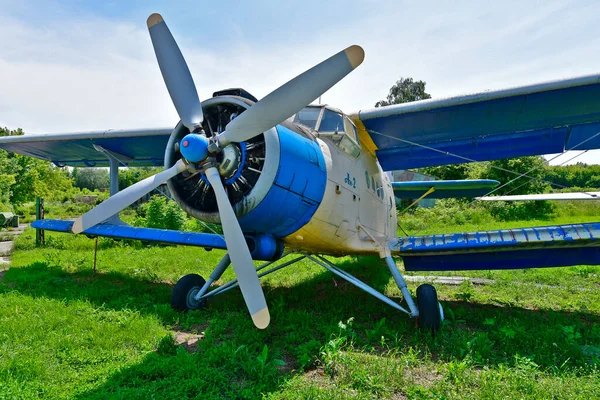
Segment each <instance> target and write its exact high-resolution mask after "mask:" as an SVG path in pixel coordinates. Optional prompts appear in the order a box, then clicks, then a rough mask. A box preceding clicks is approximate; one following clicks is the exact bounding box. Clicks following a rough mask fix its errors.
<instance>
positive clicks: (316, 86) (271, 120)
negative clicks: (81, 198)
mask: <svg viewBox="0 0 600 400" xmlns="http://www.w3.org/2000/svg"><path fill="white" fill-rule="evenodd" d="M147 23H148V30H149V32H150V37H151V39H152V45H153V46H154V51H155V53H156V59H157V60H158V65H159V66H160V70H161V73H162V76H163V78H164V81H165V84H166V85H167V89H168V91H169V95H170V96H171V99H172V100H173V104H174V105H175V108H176V110H177V113H178V114H179V117H180V118H181V121H182V123H183V125H184V126H185V127H186V128H188V130H189V131H190V132H191V133H189V134H188V135H186V136H185V137H184V138H183V139H182V140H181V142H180V145H179V149H180V153H181V155H182V159H180V160H178V161H177V162H176V163H175V165H173V166H172V167H170V168H168V169H166V170H164V171H162V172H160V173H158V174H156V175H153V176H151V177H149V178H146V179H144V180H143V181H140V182H138V183H136V184H134V185H132V186H130V187H128V188H126V189H124V190H122V191H120V192H119V193H117V194H115V195H114V196H111V197H109V198H108V199H107V200H105V201H104V202H102V203H101V204H99V205H98V206H96V207H95V208H94V209H92V210H91V211H89V212H87V213H86V214H84V215H83V216H81V217H80V218H78V219H77V220H76V221H75V222H74V224H73V227H72V228H71V229H72V231H73V232H74V233H81V232H83V231H85V230H86V229H88V228H91V227H92V226H94V225H96V224H99V223H101V222H102V221H104V220H106V219H107V218H109V217H110V216H112V215H115V214H117V213H118V212H119V211H121V210H123V209H124V208H126V207H127V206H129V205H131V204H132V203H133V202H135V201H136V200H138V199H140V198H141V197H142V196H144V195H145V194H147V193H149V192H151V191H152V190H153V189H155V188H157V187H158V186H160V185H161V184H163V183H165V182H167V181H168V180H169V179H171V178H173V177H174V176H176V175H177V174H179V173H181V172H183V171H185V170H186V169H191V170H197V169H198V168H202V169H203V170H204V173H205V174H206V177H207V179H208V181H209V183H210V185H211V186H212V188H213V190H214V192H215V197H216V199H217V205H218V209H219V216H220V219H221V225H222V227H223V233H224V236H225V242H226V245H227V250H228V252H229V256H230V258H231V263H232V264H233V268H234V270H235V274H236V276H237V279H238V282H239V286H240V289H241V291H242V296H243V297H244V301H245V302H246V306H247V307H248V311H249V312H250V315H251V316H252V321H253V322H254V325H256V327H258V328H260V329H264V328H266V327H267V326H268V325H269V321H270V315H269V309H268V308H267V302H266V300H265V296H264V293H263V291H262V288H261V286H260V282H259V279H258V275H257V273H256V269H255V268H254V264H253V262H252V256H251V254H250V250H249V249H248V244H247V243H246V239H245V238H244V234H243V232H242V229H241V227H240V224H239V222H238V220H237V217H236V215H235V212H234V210H233V207H232V206H231V203H230V202H229V198H228V197H227V193H226V192H225V188H224V187H223V182H222V181H221V176H220V175H219V170H218V169H217V167H216V166H215V165H214V162H215V161H214V160H215V158H214V156H213V157H209V156H210V154H209V153H210V152H213V153H214V152H218V151H221V149H222V148H223V147H225V146H226V145H228V144H229V143H232V142H241V141H245V140H248V139H251V138H253V137H255V136H257V135H260V134H261V133H263V132H265V131H267V130H269V129H271V128H272V127H274V126H276V125H277V124H279V123H281V122H282V121H284V120H286V119H287V118H289V117H291V116H292V115H294V114H295V113H297V112H298V111H300V110H301V109H302V108H304V107H306V106H307V105H308V104H310V102H312V101H313V100H315V99H316V98H317V97H319V96H320V95H321V94H323V93H324V92H326V91H327V90H329V89H330V88H331V87H332V86H333V85H335V84H336V83H337V82H339V81H340V80H341V79H342V78H344V77H345V76H346V75H348V74H349V73H350V72H351V71H352V70H354V68H356V67H357V66H358V65H360V64H361V63H362V61H363V59H364V51H363V49H362V48H361V47H360V46H350V47H348V48H347V49H345V50H343V51H340V52H339V53H337V54H336V55H334V56H333V57H330V58H328V59H327V60H325V61H323V62H322V63H320V64H318V65H316V66H315V67H313V68H311V69H309V70H308V71H306V72H304V73H302V74H300V75H298V76H297V77H296V78H294V79H292V80H291V81H289V82H288V83H286V84H284V85H283V86H281V87H279V88H278V89H276V90H275V91H273V92H271V93H270V94H269V95H267V96H266V97H265V98H263V99H262V100H260V101H258V102H257V103H255V104H254V105H253V106H251V107H250V108H248V109H247V110H245V111H244V112H243V113H241V114H240V115H239V116H238V117H237V118H236V119H234V120H233V121H231V122H229V124H228V125H227V126H226V128H225V131H224V132H223V133H221V134H220V135H218V136H217V137H216V140H217V141H218V144H219V146H210V143H209V139H207V138H206V136H204V135H200V134H198V133H195V132H199V131H200V130H201V129H202V121H203V119H204V115H203V113H202V105H201V104H200V99H199V98H198V93H197V92H196V87H195V85H194V80H193V79H192V75H191V74H190V70H189V68H188V66H187V64H186V62H185V59H184V58H183V55H182V54H181V51H180V50H179V47H178V46H177V43H176V42H175V39H174V38H173V35H171V32H170V31H169V28H168V27H167V24H166V23H165V22H164V20H163V18H162V16H160V14H152V15H150V17H148V21H147ZM211 140H214V139H211Z"/></svg>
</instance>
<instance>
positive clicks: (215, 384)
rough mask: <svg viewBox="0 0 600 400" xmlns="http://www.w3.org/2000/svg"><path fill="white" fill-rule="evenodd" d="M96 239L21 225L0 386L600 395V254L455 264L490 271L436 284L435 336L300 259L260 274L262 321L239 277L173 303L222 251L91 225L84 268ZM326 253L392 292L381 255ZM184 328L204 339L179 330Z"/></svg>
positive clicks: (107, 394)
mask: <svg viewBox="0 0 600 400" xmlns="http://www.w3.org/2000/svg"><path fill="white" fill-rule="evenodd" d="M582 218H588V217H587V216H582ZM590 218H592V217H590ZM556 220H560V218H556ZM572 220H573V218H571V221H572ZM530 222H531V221H528V222H526V223H523V222H520V223H519V222H515V223H514V224H516V225H514V226H518V225H523V224H527V225H529V224H530ZM538 222H539V224H544V225H545V224H549V223H554V221H535V222H534V224H537V223H538ZM507 224H513V223H507ZM499 227H505V226H504V223H496V222H494V223H492V222H489V221H487V222H486V221H484V222H482V223H480V224H477V228H476V229H495V228H499ZM443 228H444V229H445V230H446V231H453V230H454V231H458V230H461V231H462V230H464V229H465V224H462V225H448V224H446V225H445V226H443ZM466 230H469V228H467V229H466ZM438 231H441V229H440V230H438ZM93 248H94V240H91V239H88V238H86V237H85V236H70V235H65V234H53V233H50V232H47V246H46V247H44V248H36V247H35V245H34V231H33V230H27V231H26V232H25V233H24V234H23V235H22V236H21V237H20V238H19V239H18V241H17V243H16V247H15V251H14V252H13V255H12V265H11V268H10V269H9V270H8V271H6V272H5V273H4V277H3V279H2V281H0V399H2V398H19V399H20V398H23V399H29V398H48V399H67V398H68V399H106V398H122V399H138V398H139V399H147V398H203V399H204V398H263V397H264V398H269V399H291V398H294V399H295V398H305V399H314V398H324V399H329V398H365V399H367V398H368V399H370V398H396V399H402V398H440V399H463V398H467V399H471V398H472V399H481V398H540V399H542V398H543V399H548V398H569V399H578V398H585V399H592V398H600V372H599V371H598V368H599V367H600V290H598V289H599V288H600V268H597V267H589V266H579V267H571V268H562V269H560V268H549V269H539V270H517V271H507V272H506V271H493V272H485V271H484V272H481V271H473V272H468V273H467V272H457V273H454V274H455V275H461V276H473V277H476V276H482V277H487V278H493V279H495V283H493V284H490V285H473V284H471V283H470V282H469V281H466V282H465V283H463V284H461V285H459V286H450V285H436V287H437V289H438V294H439V296H440V298H441V300H442V303H443V306H444V310H445V312H446V315H447V317H448V320H447V321H446V322H445V323H444V326H443V331H442V333H441V334H439V335H437V336H431V335H430V334H428V333H426V332H422V331H420V330H418V329H416V327H415V324H414V321H412V320H410V319H408V318H407V317H406V316H405V315H404V314H401V313H399V312H397V311H395V310H394V309H392V308H391V307H389V306H387V305H385V304H383V303H381V302H380V301H379V300H377V299H375V298H373V297H371V296H369V295H367V294H365V293H363V292H361V291H360V290H358V289H356V288H355V287H353V286H351V285H349V284H347V283H346V282H343V281H340V280H339V279H338V278H334V276H332V275H331V274H330V273H329V272H326V271H324V270H322V269H321V268H320V267H318V266H315V265H313V264H310V263H309V262H307V261H306V262H300V263H298V264H296V265H294V266H292V267H290V268H286V269H284V270H281V271H279V272H277V273H275V274H273V275H270V276H268V277H266V278H265V280H264V281H263V287H264V290H265V293H266V297H267V301H268V303H269V307H270V311H271V316H272V318H271V325H270V326H269V327H268V328H267V329H266V330H264V331H260V330H257V329H255V328H253V326H252V322H251V320H250V318H249V316H248V314H247V311H246V310H245V307H244V303H243V299H242V297H241V295H240V293H239V291H238V290H232V291H230V292H227V293H225V294H223V295H221V296H218V297H216V298H214V299H212V300H211V301H210V304H209V307H208V308H207V309H205V310H200V311H194V312H190V313H179V312H175V311H173V310H171V308H170V306H169V299H170V290H171V287H172V285H173V284H174V282H176V280H177V279H178V278H179V277H181V276H183V275H185V274H187V273H199V274H200V275H202V276H204V277H206V276H208V275H209V274H210V272H211V271H212V268H213V267H214V266H215V265H216V263H217V262H218V261H219V259H220V258H221V257H222V255H223V254H224V253H223V252H222V251H218V250H213V251H205V250H203V249H198V248H189V247H176V246H168V247H161V246H153V247H144V246H142V245H140V244H138V243H129V242H115V241H113V240H108V239H100V240H99V250H98V273H97V274H96V275H93V274H92V266H93V256H94V254H93ZM332 260H333V261H334V262H335V263H336V264H337V265H340V266H342V267H343V268H344V269H346V270H348V271H349V272H351V273H352V274H354V275H356V276H357V277H358V278H359V279H361V280H363V281H365V282H367V283H369V284H370V285H371V286H373V287H375V288H376V289H378V290H380V291H382V292H384V293H385V294H387V295H388V296H390V297H392V298H393V299H395V300H397V301H400V300H401V295H400V291H399V290H398V288H397V287H396V286H395V284H394V283H393V280H392V279H391V277H390V275H389V272H388V271H387V269H386V268H385V266H384V265H382V264H381V263H380V262H379V260H378V259H376V258H372V257H360V258H356V257H345V258H340V259H332ZM444 275H450V273H445V274H444ZM232 278H233V272H232V271H231V270H228V271H226V273H225V275H224V276H223V278H222V279H221V281H220V282H219V283H224V282H225V281H227V280H229V279H232ZM409 286H410V287H411V290H412V291H413V293H414V290H415V289H416V285H414V284H410V285H409ZM186 334H189V335H196V336H195V337H198V336H199V337H201V338H202V339H201V340H199V341H198V343H197V346H193V347H192V346H186V345H183V344H178V343H179V341H180V338H181V337H182V336H183V335H186ZM196 347H197V349H196ZM190 348H193V349H195V350H196V351H195V352H193V353H191V352H190V351H189V350H190Z"/></svg>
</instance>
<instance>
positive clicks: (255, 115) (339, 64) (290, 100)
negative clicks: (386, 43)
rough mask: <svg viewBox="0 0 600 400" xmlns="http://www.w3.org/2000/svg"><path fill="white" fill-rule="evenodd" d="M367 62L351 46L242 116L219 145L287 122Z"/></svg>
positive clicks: (234, 122) (223, 136)
mask: <svg viewBox="0 0 600 400" xmlns="http://www.w3.org/2000/svg"><path fill="white" fill-rule="evenodd" d="M364 58H365V52H364V50H363V49H362V47H360V46H356V45H354V46H350V47H348V48H347V49H346V50H343V51H340V52H339V53H337V54H336V55H334V56H332V57H330V58H328V59H327V60H325V61H323V62H322V63H320V64H318V65H316V66H314V67H312V68H311V69H309V70H308V71H306V72H304V73H302V74H300V75H298V76H297V77H295V78H294V79H292V80H291V81H289V82H288V83H286V84H284V85H283V86H280V87H279V88H277V89H275V91H273V92H271V93H270V94H268V95H267V96H266V97H265V98H263V99H261V100H260V101H259V102H257V103H256V104H254V105H253V106H252V107H250V108H248V109H247V110H246V111H244V112H243V113H241V114H240V115H239V116H238V117H237V118H236V119H234V120H233V121H231V122H230V123H229V124H228V125H227V127H226V128H225V132H223V133H222V134H221V135H219V143H220V145H221V146H225V145H227V144H228V143H231V142H242V141H244V140H248V139H251V138H253V137H254V136H256V135H259V134H261V133H263V132H264V131H266V130H268V129H271V128H272V127H274V126H275V125H277V124H279V123H281V122H283V121H285V120H286V119H287V118H289V117H291V116H292V115H294V114H296V113H297V112H298V111H300V110H301V109H303V108H304V107H306V106H307V105H309V104H310V103H311V102H312V101H314V100H315V99H316V98H318V97H319V96H320V95H322V94H323V93H325V92H326V91H327V90H329V89H330V88H331V87H332V86H333V85H335V84H336V83H338V82H339V81H340V80H342V78H344V77H345V76H346V75H348V74H349V73H350V72H352V70H354V68H356V67H358V66H359V65H360V64H361V63H362V62H363V60H364Z"/></svg>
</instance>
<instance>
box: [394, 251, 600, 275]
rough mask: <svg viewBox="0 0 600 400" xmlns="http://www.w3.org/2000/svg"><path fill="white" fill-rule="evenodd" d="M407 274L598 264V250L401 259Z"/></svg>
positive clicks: (497, 253) (599, 254) (452, 255)
mask: <svg viewBox="0 0 600 400" xmlns="http://www.w3.org/2000/svg"><path fill="white" fill-rule="evenodd" d="M403 261H404V268H405V269H406V270H407V271H461V270H493V269H527V268H548V267H567V266H571V265H600V247H572V248H569V247H567V248H564V249H563V248H553V249H532V250H517V249H515V250H512V251H493V252H487V253H464V254H439V255H428V256H410V257H403Z"/></svg>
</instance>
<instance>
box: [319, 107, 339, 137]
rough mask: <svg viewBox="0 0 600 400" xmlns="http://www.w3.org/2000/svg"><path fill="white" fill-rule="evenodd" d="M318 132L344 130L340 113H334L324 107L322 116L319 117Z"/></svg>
mask: <svg viewBox="0 0 600 400" xmlns="http://www.w3.org/2000/svg"><path fill="white" fill-rule="evenodd" d="M319 132H339V133H343V132H344V120H343V119H342V114H339V113H336V112H335V111H331V110H328V109H325V111H324V112H323V118H321V125H320V126H319Z"/></svg>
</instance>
